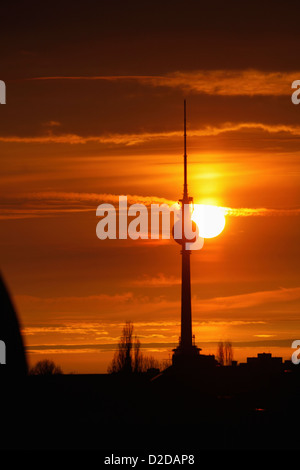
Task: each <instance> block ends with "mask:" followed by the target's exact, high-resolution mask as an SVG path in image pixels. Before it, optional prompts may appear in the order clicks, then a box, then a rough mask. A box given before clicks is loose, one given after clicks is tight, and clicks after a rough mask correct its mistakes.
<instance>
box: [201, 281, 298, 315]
mask: <svg viewBox="0 0 300 470" xmlns="http://www.w3.org/2000/svg"><path fill="white" fill-rule="evenodd" d="M299 299H300V287H289V288H283V287H282V288H280V289H276V290H269V291H258V292H250V293H247V294H239V295H233V296H228V297H215V298H212V299H205V300H199V299H197V300H196V299H195V300H196V301H195V302H194V306H195V309H196V310H197V311H202V312H222V311H230V310H237V309H247V308H250V307H257V306H259V305H265V304H272V303H276V304H277V303H283V302H290V301H293V300H299Z"/></svg>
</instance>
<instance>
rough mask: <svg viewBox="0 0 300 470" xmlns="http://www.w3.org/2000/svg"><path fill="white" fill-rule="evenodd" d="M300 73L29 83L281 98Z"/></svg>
mask: <svg viewBox="0 0 300 470" xmlns="http://www.w3.org/2000/svg"><path fill="white" fill-rule="evenodd" d="M299 77H300V72H276V71H275V72H264V71H260V70H254V69H248V70H234V71H228V70H196V71H192V72H176V71H175V72H171V73H168V74H165V75H119V76H115V75H107V76H105V75H98V76H97V75H95V76H48V77H34V78H31V79H27V80H39V81H50V80H80V81H83V80H85V81H89V80H92V81H95V80H100V81H109V82H124V81H125V82H126V81H127V82H128V81H134V82H138V83H139V84H142V85H145V86H150V87H167V88H180V89H183V90H185V91H192V92H194V93H205V94H211V95H222V96H241V95H246V96H255V95H264V96H281V95H289V94H291V84H292V82H293V81H294V80H296V79H298V78H299Z"/></svg>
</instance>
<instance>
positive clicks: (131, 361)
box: [107, 322, 160, 375]
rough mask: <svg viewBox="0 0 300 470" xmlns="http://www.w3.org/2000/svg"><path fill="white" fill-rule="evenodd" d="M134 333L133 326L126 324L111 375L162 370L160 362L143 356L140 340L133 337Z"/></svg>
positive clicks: (129, 323)
mask: <svg viewBox="0 0 300 470" xmlns="http://www.w3.org/2000/svg"><path fill="white" fill-rule="evenodd" d="M133 331H134V326H133V324H132V323H131V322H126V323H125V326H124V328H123V332H122V336H121V338H120V341H119V343H118V349H117V351H116V352H115V355H114V357H113V360H112V362H111V364H110V365H109V367H108V370H107V371H108V373H109V374H114V373H122V374H124V375H130V374H133V373H141V372H147V370H148V369H151V368H156V369H159V368H160V367H159V362H158V361H156V360H155V359H154V358H153V357H152V356H144V355H143V354H142V352H141V343H140V340H139V339H138V338H137V336H133Z"/></svg>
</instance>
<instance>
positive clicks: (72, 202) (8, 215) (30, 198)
mask: <svg viewBox="0 0 300 470" xmlns="http://www.w3.org/2000/svg"><path fill="white" fill-rule="evenodd" d="M119 197H120V195H118V194H109V193H84V192H81V193H76V192H55V191H45V192H36V193H22V194H19V195H11V196H10V197H9V198H2V201H1V206H0V207H1V215H0V220H10V219H27V218H37V217H51V216H56V215H59V214H63V213H82V212H96V208H97V207H98V205H100V204H103V203H111V204H113V205H114V206H115V208H116V209H118V204H119ZM127 203H128V206H129V205H131V204H144V205H145V206H147V207H150V205H151V204H167V205H168V206H172V205H173V204H176V203H177V201H174V200H172V199H167V198H163V197H158V196H140V195H137V194H135V195H134V194H128V195H127ZM222 209H223V211H224V215H225V216H229V217H258V216H259V217H260V216H294V215H298V214H300V208H285V209H276V208H264V207H261V208H249V207H240V208H233V207H223V208H222ZM161 281H162V279H161Z"/></svg>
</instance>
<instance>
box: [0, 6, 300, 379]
mask: <svg viewBox="0 0 300 470" xmlns="http://www.w3.org/2000/svg"><path fill="white" fill-rule="evenodd" d="M163 3H164V4H163V5H159V3H155V2H154V3H153V2H151V4H150V3H146V2H145V3H144V4H140V3H138V2H129V3H128V4H127V3H126V5H124V4H123V2H114V3H113V4H110V5H105V6H103V5H101V8H100V6H99V5H98V2H87V4H86V5H85V8H84V9H83V8H80V7H79V6H78V5H73V3H72V4H71V3H70V5H71V8H69V7H70V5H69V2H63V3H62V6H60V10H59V11H58V10H57V9H56V7H55V6H53V5H52V4H51V7H50V4H49V6H48V4H47V3H45V5H43V9H44V10H43V12H42V11H41V6H39V4H38V3H36V5H35V8H33V7H32V10H30V9H29V10H23V7H20V8H19V10H18V11H17V12H15V11H13V9H12V7H10V6H6V7H5V9H6V10H5V11H4V14H5V16H6V19H7V21H6V22H5V25H4V27H3V31H2V34H3V36H4V37H5V40H6V44H7V47H6V48H5V50H4V51H3V59H1V63H2V67H1V76H0V79H1V80H5V82H6V86H7V104H6V105H5V106H1V108H0V122H1V128H0V155H1V190H2V191H1V215H0V225H1V231H0V233H1V245H0V246H1V269H2V272H3V275H4V277H5V279H6V281H7V283H8V286H9V288H10V290H11V292H12V295H13V298H14V301H15V304H16V306H17V310H18V313H19V316H20V320H21V323H22V325H23V331H24V334H25V342H26V345H27V347H28V351H29V358H30V361H31V363H33V362H34V361H36V360H37V359H39V358H41V357H51V358H53V359H54V360H55V361H56V362H58V363H59V364H60V365H61V366H62V368H63V370H64V371H66V372H69V371H75V372H104V371H105V370H106V367H107V364H108V362H109V360H110V359H111V357H112V354H113V352H112V349H113V348H114V347H115V346H114V345H115V344H116V342H117V341H118V337H119V336H120V334H121V330H122V326H123V324H124V322H125V321H126V320H131V321H133V322H134V324H135V328H136V333H137V334H138V336H139V337H140V340H141V342H142V344H143V345H147V347H148V349H146V350H145V351H147V353H149V354H152V355H154V356H156V357H159V358H162V357H164V358H166V359H167V358H168V357H169V355H170V352H171V349H172V346H173V344H175V343H176V342H177V340H178V336H179V330H180V328H179V319H180V272H181V271H180V261H181V260H180V254H179V252H180V249H179V247H178V245H176V244H175V243H174V242H172V241H164V242H161V241H153V240H152V241H151V240H140V241H132V240H109V241H101V240H99V239H98V238H97V237H96V224H97V221H98V219H97V218H96V208H97V206H98V205H99V204H101V203H102V202H110V201H111V202H115V201H116V198H117V196H118V195H121V194H126V195H128V199H130V201H132V202H134V201H136V202H140V201H145V199H144V198H147V199H146V200H147V201H149V202H150V201H156V200H164V199H166V200H167V201H176V200H178V198H179V197H181V192H182V183H183V181H182V151H183V148H182V146H183V142H182V140H183V139H182V113H183V98H184V97H186V98H187V106H188V159H189V169H188V178H189V192H190V194H191V195H192V196H193V197H194V201H195V203H203V202H207V201H213V202H214V203H216V204H218V205H220V206H224V207H229V208H231V209H232V211H231V212H230V213H229V214H228V215H227V216H226V227H225V230H224V231H223V233H222V234H221V235H220V236H219V237H217V238H215V239H211V240H206V241H205V244H204V248H203V249H202V250H201V251H197V252H194V253H193V255H192V259H191V261H192V296H193V304H192V309H193V321H194V333H195V335H196V342H197V344H198V345H199V346H200V347H202V348H203V352H204V353H205V352H209V353H210V352H212V353H215V352H216V349H217V346H216V343H217V342H218V341H220V340H231V341H232V342H233V346H234V353H235V357H236V359H238V360H245V358H246V357H247V355H251V354H256V353H257V352H261V351H272V352H273V353H275V354H277V355H278V354H280V355H283V356H284V357H285V358H290V355H291V349H290V344H291V342H292V340H294V339H299V336H300V321H299V318H300V315H299V312H300V273H299V243H298V240H299V235H300V224H299V220H300V219H299V217H300V173H299V158H300V107H297V106H295V105H293V104H292V102H291V83H292V81H293V80H296V79H300V71H299V72H298V71H297V63H296V57H298V53H297V50H298V49H299V48H300V42H299V40H298V39H299V38H298V35H299V32H298V30H299V28H298V25H297V21H296V19H295V18H294V17H293V15H291V14H290V11H289V9H288V8H287V6H286V5H284V6H283V5H282V6H281V7H279V6H278V5H273V6H272V10H271V11H270V9H269V8H267V6H266V2H264V1H262V2H252V3H251V7H246V5H245V4H243V8H244V10H241V9H237V7H235V8H233V7H232V6H230V4H229V5H228V4H226V5H224V4H223V3H220V6H219V8H218V9H217V11H218V14H217V15H216V14H215V7H214V8H213V7H212V6H209V5H206V6H205V7H202V6H201V8H200V6H199V4H197V2H193V3H192V4H191V5H189V8H187V9H186V11H182V8H181V7H182V5H181V4H180V3H182V2H177V1H175V2H169V1H166V2H163ZM187 3H189V2H187ZM33 4H35V2H33ZM197 5H198V6H197ZM235 5H236V4H235ZM239 8H241V7H239ZM42 13H43V14H42ZM24 18H25V19H26V21H24ZM10 20H11V21H10ZM53 25H55V28H53ZM245 209H247V210H245ZM258 341H260V343H257V342H258ZM149 351H150V352H149Z"/></svg>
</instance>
